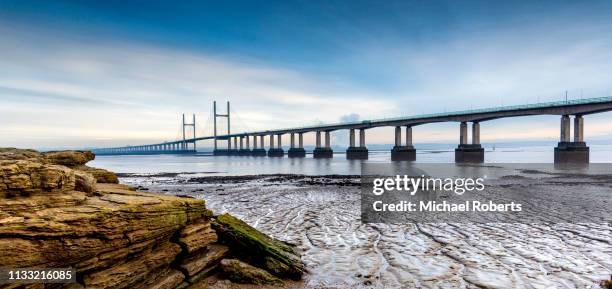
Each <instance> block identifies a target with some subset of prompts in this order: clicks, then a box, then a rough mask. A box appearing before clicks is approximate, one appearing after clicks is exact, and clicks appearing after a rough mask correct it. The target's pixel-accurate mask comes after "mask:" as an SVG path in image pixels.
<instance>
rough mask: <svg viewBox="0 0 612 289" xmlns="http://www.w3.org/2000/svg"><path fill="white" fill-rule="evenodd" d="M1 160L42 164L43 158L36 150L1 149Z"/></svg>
mask: <svg viewBox="0 0 612 289" xmlns="http://www.w3.org/2000/svg"><path fill="white" fill-rule="evenodd" d="M0 160H13V161H14V160H29V161H35V162H39V163H42V162H43V156H42V154H41V153H39V152H37V151H35V150H27V149H25V150H24V149H16V148H0Z"/></svg>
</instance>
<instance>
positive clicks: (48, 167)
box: [0, 149, 303, 289]
mask: <svg viewBox="0 0 612 289" xmlns="http://www.w3.org/2000/svg"><path fill="white" fill-rule="evenodd" d="M94 157H95V156H93V154H91V153H89V152H52V153H44V154H41V153H38V152H36V151H32V150H16V149H0V267H7V268H29V267H41V268H52V267H55V268H65V267H72V268H75V269H76V271H77V281H78V283H77V284H56V285H58V287H54V288H83V287H84V288H158V289H171V288H186V287H189V286H190V285H194V284H198V283H199V282H200V281H201V280H203V279H204V278H206V277H208V276H210V275H211V274H215V273H216V272H217V271H218V270H217V269H218V268H219V264H220V263H221V264H225V265H223V266H222V270H223V272H224V273H225V275H226V276H228V278H230V277H231V278H232V280H234V281H236V282H248V283H254V284H281V283H280V282H278V281H281V278H286V277H291V278H294V279H296V278H299V277H300V276H301V273H302V271H303V265H302V263H301V261H300V258H299V255H298V254H297V252H295V250H294V249H293V247H291V246H289V245H288V244H285V243H283V242H280V241H277V240H274V239H272V238H270V237H268V236H266V235H264V234H262V233H260V232H258V231H257V230H255V229H254V228H252V227H250V226H248V225H247V224H245V223H244V222H242V221H240V220H238V219H236V218H234V217H232V216H230V215H222V216H219V217H218V218H216V220H215V218H214V217H213V216H212V212H211V211H210V210H208V209H207V208H206V205H205V202H204V201H203V200H198V199H193V198H180V197H175V196H170V195H165V194H158V193H150V192H138V191H136V190H135V189H134V188H132V187H129V186H126V185H121V184H117V183H115V182H116V181H115V180H116V175H115V174H114V173H112V172H108V171H105V172H107V173H105V174H104V175H105V177H100V175H97V176H96V174H94V173H92V171H97V170H99V169H94V168H89V167H86V166H85V163H86V162H87V161H89V160H91V159H93V158H94ZM100 171H104V170H100ZM112 176H114V179H113V177H112ZM101 180H102V181H101ZM109 180H110V181H109ZM252 253H253V254H252ZM230 258H241V259H242V260H243V261H245V262H248V263H249V264H247V263H244V262H241V261H234V260H233V259H231V260H230ZM223 259H226V260H225V261H222V260H223ZM227 260H230V261H227ZM257 267H259V268H257ZM281 282H282V281H281ZM13 287H14V286H13V285H11V286H10V287H9V285H4V286H3V285H0V288H13ZM36 288H37V287H36Z"/></svg>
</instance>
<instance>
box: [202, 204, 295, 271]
mask: <svg viewBox="0 0 612 289" xmlns="http://www.w3.org/2000/svg"><path fill="white" fill-rule="evenodd" d="M213 227H214V228H215V230H216V231H217V234H219V236H220V238H221V239H222V240H223V241H224V242H226V243H228V244H230V245H231V246H234V247H237V248H241V251H248V252H249V258H250V259H251V262H252V263H254V264H257V265H258V266H260V267H262V268H265V269H266V270H268V271H269V272H271V273H273V274H275V275H277V276H286V277H289V278H292V279H296V280H299V279H300V278H301V277H302V274H303V273H304V264H303V263H302V261H301V260H300V255H299V254H298V252H297V251H296V249H295V247H293V246H291V245H289V244H287V243H284V242H281V241H279V240H275V239H273V238H271V237H269V236H267V235H265V234H263V233H262V232H260V231H257V230H256V229H255V228H253V227H251V226H249V225H248V224H246V223H245V222H243V221H241V220H239V219H237V218H235V217H233V216H232V215H229V214H223V215H221V216H219V217H217V218H216V220H215V221H214V222H213Z"/></svg>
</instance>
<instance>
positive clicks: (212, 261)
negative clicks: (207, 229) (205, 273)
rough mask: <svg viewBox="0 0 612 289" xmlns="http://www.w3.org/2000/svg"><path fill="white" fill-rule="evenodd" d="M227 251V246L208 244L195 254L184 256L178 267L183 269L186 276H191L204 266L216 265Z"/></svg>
mask: <svg viewBox="0 0 612 289" xmlns="http://www.w3.org/2000/svg"><path fill="white" fill-rule="evenodd" d="M228 253H229V248H228V247H227V246H223V245H218V244H215V245H210V246H209V247H208V248H205V249H203V250H200V251H199V252H198V253H197V254H194V255H191V256H188V257H186V258H185V259H184V260H183V261H182V263H181V264H180V265H179V267H180V268H181V269H183V272H185V273H186V275H187V276H189V277H192V276H195V275H196V274H197V273H199V272H200V271H202V270H204V269H205V268H209V267H213V266H216V265H217V264H218V263H219V261H220V260H221V259H223V258H225V257H226V256H227V254H228Z"/></svg>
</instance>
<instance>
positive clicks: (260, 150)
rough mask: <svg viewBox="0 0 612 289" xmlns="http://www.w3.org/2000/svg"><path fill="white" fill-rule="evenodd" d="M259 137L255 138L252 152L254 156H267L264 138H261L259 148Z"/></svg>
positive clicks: (261, 136)
mask: <svg viewBox="0 0 612 289" xmlns="http://www.w3.org/2000/svg"><path fill="white" fill-rule="evenodd" d="M257 138H258V137H257V136H256V135H254V136H253V151H252V152H251V155H252V156H266V155H267V153H266V149H265V147H264V136H263V135H260V136H259V147H258V146H257Z"/></svg>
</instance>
